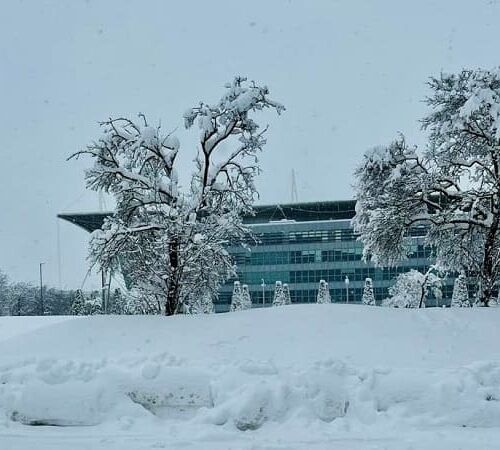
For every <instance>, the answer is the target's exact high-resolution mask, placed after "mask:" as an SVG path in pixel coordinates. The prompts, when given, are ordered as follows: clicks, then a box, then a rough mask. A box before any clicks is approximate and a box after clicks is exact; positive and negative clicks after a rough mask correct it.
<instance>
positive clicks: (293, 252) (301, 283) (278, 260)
mask: <svg viewBox="0 0 500 450" xmlns="http://www.w3.org/2000/svg"><path fill="white" fill-rule="evenodd" d="M255 209H256V214H255V216H253V217H248V218H246V219H245V221H246V222H247V223H248V224H249V225H250V226H251V227H252V229H253V231H254V233H255V235H256V238H257V239H258V242H257V243H254V242H249V244H250V246H249V250H246V249H244V248H242V247H239V246H236V247H235V246H233V247H230V248H229V250H230V252H231V253H232V254H233V255H234V257H235V261H236V264H237V271H238V276H237V279H238V280H239V281H240V282H241V283H244V284H248V286H249V290H250V293H251V296H252V301H253V303H254V306H258V305H266V306H269V305H271V303H272V300H273V293H274V286H275V283H276V281H281V282H283V283H288V285H289V287H290V294H291V298H292V302H294V303H310V302H315V301H316V295H317V291H318V285H319V281H320V280H326V281H327V282H328V283H329V287H330V294H331V297H332V301H334V302H353V303H357V302H360V301H361V297H362V294H363V286H364V281H365V279H366V278H372V280H373V285H374V291H375V298H376V300H377V302H380V301H382V299H384V298H386V297H387V296H388V288H389V286H391V284H393V282H394V278H395V277H396V276H397V275H398V274H400V273H403V272H406V271H408V270H410V269H417V270H419V271H421V272H425V271H426V270H427V269H428V267H429V265H430V264H431V251H430V249H429V248H428V247H426V246H425V245H424V239H423V237H422V235H423V232H422V231H423V230H418V229H415V230H414V231H413V233H412V234H413V236H412V240H413V244H412V249H411V253H410V255H409V259H408V260H406V261H404V262H402V263H400V264H399V265H397V266H396V267H375V266H374V265H373V264H372V263H365V262H363V261H362V252H363V246H362V244H361V242H359V241H357V240H356V238H357V236H356V235H355V234H354V231H353V229H352V227H351V219H352V218H353V217H354V214H355V201H353V200H347V201H330V202H313V203H295V204H288V205H270V206H257V207H256V208H255ZM346 280H348V281H349V282H348V283H346ZM232 281H234V280H232ZM452 283H453V280H448V281H446V282H445V285H444V286H443V299H442V300H440V301H439V305H441V304H443V303H449V299H450V297H451V292H452V288H453V284H452ZM231 292H232V282H229V283H227V284H226V285H225V286H223V287H222V289H221V293H220V296H219V301H218V304H217V306H216V307H217V310H218V311H227V310H228V308H229V305H230V302H231ZM437 302H438V301H437V300H436V299H430V301H429V302H428V304H430V305H431V306H432V305H437V304H438V303H437Z"/></svg>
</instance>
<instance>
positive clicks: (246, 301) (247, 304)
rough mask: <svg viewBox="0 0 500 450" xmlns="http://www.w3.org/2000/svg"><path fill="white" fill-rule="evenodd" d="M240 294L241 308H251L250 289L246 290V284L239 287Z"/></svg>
mask: <svg viewBox="0 0 500 450" xmlns="http://www.w3.org/2000/svg"><path fill="white" fill-rule="evenodd" d="M241 295H242V302H241V304H242V308H241V309H252V297H251V296H250V291H249V290H248V284H244V285H243V286H242V287H241Z"/></svg>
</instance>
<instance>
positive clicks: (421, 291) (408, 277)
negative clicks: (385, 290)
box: [382, 267, 442, 308]
mask: <svg viewBox="0 0 500 450" xmlns="http://www.w3.org/2000/svg"><path fill="white" fill-rule="evenodd" d="M434 270H435V269H434V268H432V267H431V268H430V269H429V270H428V271H427V272H426V273H425V274H423V273H421V272H419V271H418V270H414V269H412V270H410V271H409V272H405V273H402V274H400V275H399V276H398V277H397V278H396V281H395V283H394V284H393V285H392V286H391V287H390V288H389V295H390V298H389V299H386V300H384V301H383V303H382V304H383V306H393V307H396V308H425V301H426V299H427V296H428V295H429V293H430V292H432V293H433V294H434V296H435V297H436V298H441V295H442V294H441V278H440V277H439V276H438V275H436V274H435V273H434Z"/></svg>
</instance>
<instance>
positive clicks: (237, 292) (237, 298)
mask: <svg viewBox="0 0 500 450" xmlns="http://www.w3.org/2000/svg"><path fill="white" fill-rule="evenodd" d="M242 309H244V308H243V292H242V290H241V283H240V282H239V281H235V282H234V285H233V295H232V296H231V307H230V308H229V310H230V311H241V310H242Z"/></svg>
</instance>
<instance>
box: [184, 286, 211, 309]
mask: <svg viewBox="0 0 500 450" xmlns="http://www.w3.org/2000/svg"><path fill="white" fill-rule="evenodd" d="M185 312H186V313H187V314H212V313H213V312H214V303H213V300H212V295H211V294H210V292H208V291H205V292H199V293H194V294H193V295H191V296H189V298H188V301H187V303H186V311H185Z"/></svg>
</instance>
